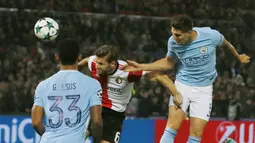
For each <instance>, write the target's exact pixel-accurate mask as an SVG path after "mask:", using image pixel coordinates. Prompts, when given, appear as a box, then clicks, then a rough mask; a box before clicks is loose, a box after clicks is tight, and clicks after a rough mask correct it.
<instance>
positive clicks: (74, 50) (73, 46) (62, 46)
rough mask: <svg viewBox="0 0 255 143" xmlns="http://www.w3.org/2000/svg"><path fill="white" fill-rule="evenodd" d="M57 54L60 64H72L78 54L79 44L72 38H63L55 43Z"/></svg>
mask: <svg viewBox="0 0 255 143" xmlns="http://www.w3.org/2000/svg"><path fill="white" fill-rule="evenodd" d="M57 54H58V56H59V58H60V62H61V64H62V65H73V64H75V62H76V61H77V59H78V57H79V55H80V46H79V44H78V43H77V42H76V41H75V40H73V39H64V40H61V41H59V42H58V44H57Z"/></svg>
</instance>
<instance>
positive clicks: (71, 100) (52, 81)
mask: <svg viewBox="0 0 255 143" xmlns="http://www.w3.org/2000/svg"><path fill="white" fill-rule="evenodd" d="M100 93H101V86H100V83H99V82H98V81H97V80H95V79H92V78H90V77H88V76H86V75H84V74H82V73H81V72H79V71H76V70H61V71H59V72H58V73H56V74H54V75H53V76H51V77H50V78H48V79H46V80H44V81H42V82H41V83H40V84H39V85H38V86H37V88H36V91H35V98H34V105H37V106H41V107H43V108H44V113H45V117H46V125H45V128H46V131H45V133H44V134H43V136H42V138H41V143H84V142H85V131H86V127H85V123H86V121H87V120H88V117H89V115H90V110H89V109H90V107H92V106H95V105H101V99H100Z"/></svg>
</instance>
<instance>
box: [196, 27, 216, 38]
mask: <svg viewBox="0 0 255 143" xmlns="http://www.w3.org/2000/svg"><path fill="white" fill-rule="evenodd" d="M193 30H195V31H198V32H199V34H200V35H202V36H211V35H213V34H214V33H215V32H218V31H217V30H215V29H212V28H211V27H194V28H193Z"/></svg>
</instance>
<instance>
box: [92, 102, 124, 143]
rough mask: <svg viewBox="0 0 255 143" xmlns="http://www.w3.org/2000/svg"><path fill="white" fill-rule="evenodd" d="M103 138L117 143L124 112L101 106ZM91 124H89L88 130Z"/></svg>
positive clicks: (111, 142)
mask: <svg viewBox="0 0 255 143" xmlns="http://www.w3.org/2000/svg"><path fill="white" fill-rule="evenodd" d="M102 119H103V140H105V141H108V142H110V143H118V142H119V140H120V135H121V131H122V124H123V121H124V119H125V113H124V112H117V111H114V110H112V109H109V108H105V107H103V111H102ZM90 129H91V126H90V125H89V130H90Z"/></svg>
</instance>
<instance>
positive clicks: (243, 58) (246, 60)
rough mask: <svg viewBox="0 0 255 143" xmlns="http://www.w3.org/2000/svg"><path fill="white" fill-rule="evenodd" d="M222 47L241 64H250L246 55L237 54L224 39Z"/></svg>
mask: <svg viewBox="0 0 255 143" xmlns="http://www.w3.org/2000/svg"><path fill="white" fill-rule="evenodd" d="M222 47H223V48H226V49H227V50H228V51H230V52H231V53H232V54H233V55H234V56H235V57H236V58H237V59H238V60H239V61H240V62H241V63H245V64H246V63H249V62H250V57H249V56H247V55H246V54H241V55H240V54H238V52H237V51H236V49H235V48H234V46H233V45H232V44H231V43H230V42H228V41H227V40H226V39H224V41H223V43H222Z"/></svg>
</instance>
